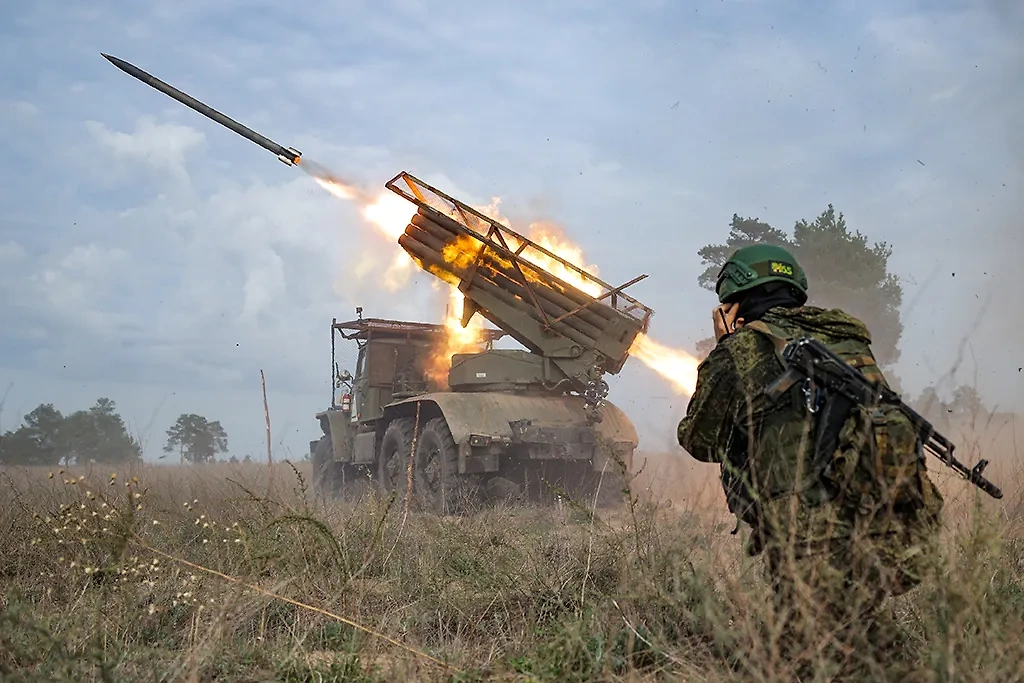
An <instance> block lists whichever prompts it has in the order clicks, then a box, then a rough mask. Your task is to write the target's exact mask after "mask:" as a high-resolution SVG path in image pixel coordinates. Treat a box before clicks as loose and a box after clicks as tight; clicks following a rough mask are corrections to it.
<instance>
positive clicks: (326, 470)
mask: <svg viewBox="0 0 1024 683" xmlns="http://www.w3.org/2000/svg"><path fill="white" fill-rule="evenodd" d="M332 450H333V444H332V443H331V437H330V436H324V437H322V438H321V439H320V441H319V443H317V445H316V448H315V449H313V491H314V492H315V493H317V494H320V495H323V496H325V497H332V496H334V495H336V494H337V492H338V487H339V485H340V484H341V482H340V477H339V474H340V470H341V468H340V467H339V466H338V465H340V463H336V462H334V459H333V454H332V452H331V451H332Z"/></svg>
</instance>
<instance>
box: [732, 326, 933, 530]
mask: <svg viewBox="0 0 1024 683" xmlns="http://www.w3.org/2000/svg"><path fill="white" fill-rule="evenodd" d="M744 327H749V328H752V329H754V330H755V331H757V332H760V333H761V334H762V335H764V336H765V337H767V338H768V339H769V341H771V342H772V344H773V346H774V348H775V351H776V355H777V357H778V359H779V362H780V363H781V364H782V366H783V367H785V365H786V363H785V361H784V360H783V357H782V350H783V349H784V348H785V346H786V344H787V343H788V342H790V341H791V340H792V339H794V338H796V337H797V336H801V335H790V334H787V333H786V331H785V330H783V329H782V328H781V327H779V326H776V325H772V324H769V323H766V322H764V321H763V320H756V321H753V322H750V323H746V324H745V325H744ZM821 341H825V340H821ZM829 348H830V349H831V350H832V351H833V352H834V353H835V354H837V355H838V356H840V357H841V358H843V360H845V361H846V362H847V363H848V364H850V365H851V366H853V367H854V368H856V369H858V370H859V371H860V372H861V373H863V374H864V375H865V376H866V377H867V378H868V379H869V380H871V381H874V382H882V383H884V382H885V379H884V376H883V375H882V372H881V370H880V369H879V367H878V364H877V362H876V361H875V359H874V357H873V356H872V355H871V352H870V349H869V348H865V345H864V344H863V343H862V342H861V341H859V340H856V339H850V340H842V341H840V342H838V343H835V342H834V343H829ZM791 391H792V392H800V393H801V396H802V392H803V391H804V387H801V386H797V387H793V389H792V390H791ZM819 391H820V390H819ZM794 395H795V394H794ZM793 400H795V399H793ZM818 400H819V401H828V400H829V397H828V396H823V395H819V396H818ZM801 404H802V405H803V404H804V401H803V400H801ZM806 410H807V407H806V406H805V407H804V411H806ZM805 415H806V412H805ZM812 419H813V420H814V421H815V422H816V423H815V425H814V429H815V430H818V429H822V428H823V425H822V424H820V423H821V422H822V419H821V412H820V411H819V412H818V413H816V414H814V415H813V416H812ZM838 419H841V420H842V424H841V427H840V428H839V430H838V439H837V441H835V442H834V443H835V449H834V450H833V451H832V452H831V453H815V454H814V455H813V456H812V461H813V462H814V463H815V464H816V465H818V468H819V469H818V471H816V472H812V473H811V474H812V476H813V477H817V478H819V480H820V481H821V482H822V483H823V484H825V488H828V489H831V490H832V491H833V492H834V494H835V501H836V502H837V503H839V504H840V505H842V506H843V507H847V508H851V509H853V510H855V511H856V512H857V513H858V514H859V515H863V516H868V517H878V516H880V515H882V514H889V515H891V514H893V513H897V514H903V513H916V512H918V511H924V512H925V513H926V515H927V516H933V515H934V516H937V515H938V513H939V512H940V511H941V509H942V505H943V503H942V496H941V494H940V493H939V491H938V489H937V488H936V487H935V485H934V484H933V483H932V482H931V480H930V479H929V477H928V474H927V467H926V463H925V453H924V448H923V444H922V440H921V437H920V435H919V434H918V433H917V432H916V430H915V429H914V426H913V424H912V423H911V422H910V420H909V418H908V417H907V415H906V414H905V413H904V412H903V410H902V407H901V406H900V405H898V404H896V405H893V404H883V405H877V406H867V405H857V404H855V405H853V406H852V407H851V409H850V410H849V412H848V413H847V414H846V415H845V416H840V417H839V418H838Z"/></svg>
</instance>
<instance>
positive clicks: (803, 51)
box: [0, 0, 1024, 459]
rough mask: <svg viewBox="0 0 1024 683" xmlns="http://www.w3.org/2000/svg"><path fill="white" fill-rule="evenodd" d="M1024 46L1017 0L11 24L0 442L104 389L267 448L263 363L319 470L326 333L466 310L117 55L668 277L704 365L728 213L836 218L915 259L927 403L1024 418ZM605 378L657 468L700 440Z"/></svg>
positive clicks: (913, 338) (912, 277) (643, 386)
mask: <svg viewBox="0 0 1024 683" xmlns="http://www.w3.org/2000/svg"><path fill="white" fill-rule="evenodd" d="M1022 46H1024V9H1022V8H1021V7H1020V6H1018V5H1016V4H1014V3H1013V2H1012V0H963V1H962V2H955V1H953V0H938V1H931V2H924V1H923V0H922V1H918V2H911V1H907V0H878V1H875V2H867V1H861V0H836V1H828V2H827V1H824V0H823V1H822V2H817V3H807V2H800V1H798V0H695V1H693V2H685V3H684V2H675V3H672V2H666V1H663V0H631V1H630V2H628V3H626V2H619V3H611V2H603V1H598V0H587V1H585V2H584V1H583V0H563V2H559V3H542V2H537V1H535V0H524V1H521V2H515V3H512V2H507V3H470V2H468V1H466V0H446V1H445V2H443V3H442V2H434V3H426V2H419V1H417V0H401V1H399V2H384V1H382V0H375V1H374V2H339V1H335V2H323V1H317V0H310V1H308V2H303V3H292V4H289V5H286V4H282V3H271V2H266V1H252V0H251V1H250V2H246V3H242V2H240V1H239V0H220V1H219V2H217V3H209V2H200V1H199V0H175V1H174V2H169V1H165V0H150V2H147V3H127V2H120V3H119V2H113V1H112V0H97V1H95V2H90V3H66V2H56V1H55V0H36V1H35V2H32V3H17V4H15V3H9V4H8V5H7V6H6V7H5V8H4V10H3V11H2V13H0V66H2V69H3V72H4V73H5V74H6V77H5V79H4V80H3V82H2V83H0V144H2V145H3V148H4V150H5V153H4V154H3V155H2V156H0V201H2V205H3V207H4V210H3V212H2V215H0V294H2V296H0V320H2V321H3V322H2V325H0V392H3V391H6V392H7V400H6V402H5V404H4V408H3V413H2V414H0V429H12V428H14V427H16V425H17V424H18V422H19V421H20V418H21V416H22V415H24V414H25V413H27V412H28V411H30V410H31V409H32V408H33V407H35V406H36V405H37V404H39V403H40V402H52V403H54V404H55V405H56V406H57V407H58V408H59V409H61V410H63V411H65V412H71V411H73V410H77V409H80V408H86V407H88V406H89V405H91V404H92V403H93V402H94V401H95V400H96V398H98V397H100V396H106V397H109V398H111V399H113V400H114V401H115V402H116V404H117V406H118V407H119V409H120V412H121V414H122V415H123V416H124V418H125V419H126V421H127V422H128V423H129V427H130V428H131V429H132V431H133V432H134V433H135V434H136V435H138V436H139V437H140V438H141V439H142V440H143V443H144V446H145V450H146V454H147V457H150V458H152V457H157V456H159V455H160V451H161V447H162V445H163V443H164V440H165V438H166V437H165V434H164V433H165V431H166V429H167V428H168V427H169V426H170V424H171V423H173V421H174V419H175V418H176V417H177V415H178V414H180V413H183V412H196V413H200V414H203V415H205V416H206V417H208V418H209V419H211V420H219V421H220V422H221V423H222V425H224V427H225V429H226V430H227V433H228V437H229V447H230V452H231V453H232V454H234V455H237V456H238V457H244V456H245V455H247V454H248V455H252V456H253V457H256V458H258V457H265V452H266V444H265V441H264V439H265V432H264V414H263V404H262V394H261V387H260V370H263V371H264V372H265V374H266V381H267V392H268V402H269V407H270V415H271V426H272V432H273V439H272V441H273V449H274V451H275V457H276V458H278V459H280V458H285V457H291V458H301V457H303V455H304V454H305V453H306V452H307V451H308V446H309V441H310V440H312V439H316V438H318V437H319V434H320V432H319V426H318V425H317V423H316V421H315V419H314V415H315V413H316V412H317V411H318V410H321V409H323V408H324V407H326V406H327V405H328V402H329V399H330V394H329V392H330V391H331V388H330V374H329V372H330V338H329V334H330V328H329V326H330V321H331V318H333V317H337V318H339V319H350V318H352V317H354V309H355V307H356V306H362V307H363V309H364V314H365V315H367V316H373V317H389V318H398V319H411V320H425V321H439V320H440V319H441V317H442V315H443V313H444V298H445V297H444V293H443V291H441V290H439V289H438V288H437V282H436V281H435V280H434V278H433V277H432V276H430V275H428V274H426V273H422V272H418V273H416V274H414V276H413V277H411V278H410V279H409V281H408V283H407V284H406V286H405V287H404V288H403V289H402V290H401V291H400V292H399V293H397V294H396V293H393V292H390V291H387V289H386V288H384V287H382V286H381V285H380V283H379V281H378V280H377V279H376V278H375V274H379V273H380V272H382V271H383V270H384V269H386V268H387V266H388V264H389V263H391V261H392V260H393V259H394V258H395V255H396V253H398V251H399V247H398V246H397V244H395V243H394V242H393V241H390V240H389V239H387V238H386V237H385V236H383V235H382V234H380V233H379V232H378V231H376V230H375V229H374V228H372V227H371V226H370V225H369V224H368V223H367V222H366V221H365V220H364V219H363V218H362V217H361V215H360V213H359V211H358V210H357V207H356V206H354V205H353V204H351V203H350V202H345V201H342V200H339V199H338V198H335V197H333V196H331V195H330V194H328V193H327V192H325V191H324V190H323V189H321V188H320V187H318V186H317V185H316V184H315V183H314V182H313V181H312V180H311V178H310V177H309V176H307V175H305V174H303V173H301V172H300V171H299V170H297V169H296V168H294V167H288V166H286V165H284V164H281V163H279V162H278V161H276V160H275V159H274V157H273V155H271V154H269V153H268V152H266V151H265V150H263V149H260V148H259V147H257V146H255V145H253V144H251V143H250V142H248V141H246V140H244V139H242V138H240V137H238V136H236V135H234V134H233V133H231V132H230V131H228V130H226V129H224V128H221V127H220V126H218V125H217V124H215V123H213V122H212V121H209V120H208V119H205V118H204V117H202V116H200V115H198V114H197V113H195V112H193V111H191V110H189V109H187V108H185V107H183V106H182V105H180V104H179V103H177V102H175V101H173V100H171V99H170V98H168V97H166V96H164V95H162V94H161V93H159V92H157V91H155V90H153V89H151V88H149V87H147V86H145V85H143V84H142V83H140V82H138V81H136V80H135V79H132V78H130V77H129V76H127V75H126V74H124V73H122V72H121V71H119V70H118V69H116V68H114V67H113V66H112V65H111V64H109V63H108V62H107V61H106V60H104V59H103V58H102V57H101V56H100V53H101V52H106V53H108V54H112V55H115V56H118V57H120V58H122V59H125V60H127V61H129V62H132V63H134V64H136V65H138V66H139V67H141V68H143V69H145V70H147V71H149V72H150V73H152V74H154V75H155V76H157V77H158V78H161V79H163V80H165V81H167V82H169V83H171V84H173V85H175V86H177V87H179V88H181V89H182V90H184V91H185V92H188V93H189V94H191V95H193V96H195V97H197V98H199V99H201V100H204V101H206V102H207V103H208V104H210V105H211V106H213V107H215V108H217V109H219V110H221V111H223V112H225V113H226V114H228V115H229V116H231V117H233V118H235V119H237V120H239V121H242V122H243V123H245V124H246V125H248V126H251V127H252V128H254V129H256V130H257V131H259V132H261V133H262V134H264V135H266V136H268V137H270V138H272V139H274V140H277V141H279V142H281V143H282V144H284V145H286V146H292V147H295V148H297V149H298V150H300V151H302V152H303V155H304V156H303V158H308V159H311V160H315V161H317V162H318V163H321V164H324V165H326V166H328V167H329V168H331V169H333V170H335V171H336V172H337V173H339V174H341V175H342V176H344V177H346V178H350V179H352V180H353V181H355V182H358V183H361V184H364V185H365V186H367V187H370V188H374V189H375V190H376V189H383V185H384V183H385V182H386V181H387V180H388V179H390V178H391V177H392V176H394V175H395V174H397V173H398V172H399V171H402V170H405V171H408V172H410V173H413V174H414V175H417V176H419V177H421V178H423V179H425V180H427V181H428V182H431V183H434V184H436V185H437V186H438V187H439V188H440V189H442V190H444V191H446V192H448V193H449V194H452V195H454V196H456V197H459V198H460V199H463V200H464V201H466V202H468V203H471V204H486V203H488V202H490V201H491V200H492V199H493V198H494V197H500V198H501V209H502V211H503V213H504V214H505V215H507V216H509V217H510V218H512V219H513V221H516V220H517V219H522V220H526V221H532V220H547V221H554V222H556V223H558V224H559V225H561V226H562V227H563V228H564V230H565V231H566V233H567V234H568V235H569V236H570V237H571V238H572V239H573V240H574V241H576V242H578V243H579V244H580V245H581V246H582V247H583V249H584V250H585V256H586V260H587V261H588V262H589V263H592V264H597V265H598V266H599V269H600V271H599V274H600V276H601V277H602V278H603V279H606V280H608V281H610V282H613V283H619V282H625V281H627V280H630V279H632V278H633V277H635V276H636V275H639V274H647V275H648V276H649V277H648V278H647V279H646V280H644V281H642V282H641V283H639V284H637V285H634V286H633V287H632V288H630V292H631V293H632V294H633V296H635V297H637V298H638V299H640V300H641V301H643V302H644V303H645V304H647V305H649V306H650V307H652V308H653V309H654V311H655V314H654V317H653V318H652V324H651V336H652V337H653V338H655V339H656V340H657V341H659V342H661V343H664V344H668V345H670V346H674V347H677V348H680V349H683V350H690V351H692V350H693V348H694V344H695V343H696V341H698V340H699V339H702V338H704V337H707V336H709V333H710V329H711V323H710V315H709V312H710V309H711V308H712V307H713V306H714V305H715V303H716V302H715V300H714V297H713V295H712V294H711V293H710V292H707V291H705V290H703V289H700V288H699V287H698V285H697V276H698V275H699V274H700V272H701V271H702V270H703V266H702V265H701V262H700V259H699V257H698V255H697V251H698V249H700V248H701V247H702V246H704V245H706V244H709V243H721V242H723V241H724V240H725V238H726V236H727V233H728V224H729V221H730V220H731V217H732V215H733V214H734V213H738V214H740V215H743V216H751V217H758V218H760V219H762V220H766V221H768V222H770V223H772V224H773V225H776V226H777V227H780V228H783V229H786V230H790V229H791V228H792V225H793V224H794V223H795V222H796V221H797V220H799V219H802V218H806V219H813V218H814V217H815V216H816V215H817V214H818V213H820V212H821V211H822V210H824V209H825V208H826V207H827V205H828V204H829V203H832V204H834V205H835V207H836V208H837V210H839V211H842V212H844V213H845V215H846V218H847V221H848V224H849V225H850V227H851V229H854V230H860V231H861V232H863V233H864V234H866V235H867V236H868V238H869V240H870V241H872V242H874V241H885V242H887V243H889V244H890V245H891V246H892V249H893V255H892V257H891V259H890V270H891V271H892V272H894V273H896V274H898V275H900V276H901V277H902V278H903V280H904V287H905V294H904V308H903V317H904V324H905V325H906V330H905V332H904V336H903V339H902V342H901V347H902V350H903V354H902V358H901V360H900V362H899V364H898V365H897V366H896V368H894V371H895V372H896V373H897V374H898V375H899V377H900V380H901V381H902V383H903V385H904V387H905V388H907V389H908V390H910V391H911V392H916V391H919V390H920V389H922V388H923V387H924V386H927V385H929V384H934V383H937V384H939V386H940V388H944V389H946V390H949V389H951V388H952V386H955V385H956V384H959V383H961V382H967V383H971V384H975V385H976V386H978V388H979V389H980V390H981V391H982V394H983V396H984V397H985V399H986V400H987V401H988V402H989V404H990V405H996V406H998V407H1001V408H1005V409H1021V408H1022V407H1024V392H1022V383H1024V375H1022V373H1021V370H1020V367H1021V366H1022V365H1024V342H1022V341H1021V333H1022V332H1024V329H1022V328H1024V325H1022V323H1021V322H1020V321H1021V320H1022V315H1021V314H1022V312H1024V311H1022V301H1021V299H1022V297H1021V296H1020V292H1022V291H1024V276H1022V275H1021V272H1022V269H1021V258H1022V254H1024V248H1022V247H1024V243H1022V242H1024V239H1022V230H1021V226H1020V224H1019V221H1020V209H1021V200H1020V199H1019V198H1020V197H1024V194H1022V192H1021V190H1022V188H1024V134H1022V133H1021V131H1022V130H1024V126H1022V123H1024V92H1022V89H1024V48H1022ZM1015 197H1017V198H1018V199H1015ZM514 225H516V223H514ZM812 286H813V285H812ZM339 353H340V359H341V360H342V361H343V364H344V363H345V362H349V359H351V357H352V354H351V350H349V349H340V350H339ZM346 354H348V355H346ZM611 384H612V393H611V396H610V399H611V400H612V401H613V402H615V403H617V404H618V405H620V406H621V407H623V409H625V410H626V411H627V413H628V414H629V415H630V417H631V418H632V419H633V421H634V422H635V423H636V425H637V428H638V430H639V431H640V433H641V448H645V449H654V450H668V449H677V450H678V447H677V446H676V445H675V442H674V438H675V437H674V433H675V425H676V422H677V421H678V419H679V418H680V417H681V416H682V414H683V412H684V411H685V407H686V399H685V397H682V396H678V395H676V394H674V393H673V391H672V389H671V386H670V385H669V383H668V382H666V381H665V380H663V379H661V378H659V377H658V376H656V375H655V374H654V373H652V372H651V371H650V370H648V369H647V368H645V367H644V366H643V365H641V364H640V363H639V361H636V360H631V361H630V362H629V363H627V365H626V367H625V368H624V369H623V371H622V372H621V373H620V374H619V375H618V376H616V377H614V378H613V379H612V382H611Z"/></svg>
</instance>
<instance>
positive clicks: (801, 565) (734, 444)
mask: <svg viewBox="0 0 1024 683" xmlns="http://www.w3.org/2000/svg"><path fill="white" fill-rule="evenodd" d="M807 289H808V285H807V277H806V275H805V274H804V271H803V270H802V269H801V267H800V265H799V264H798V263H797V261H796V259H795V258H794V257H793V255H792V254H790V253H789V252H788V251H787V250H785V249H783V248H781V247H777V246H772V245H766V244H761V245H754V246H749V247H744V248H742V249H739V250H737V251H736V252H735V253H734V254H733V255H732V257H731V258H730V259H729V260H728V261H727V262H726V264H725V265H724V267H723V268H722V270H721V272H720V273H719V276H718V282H717V286H716V290H717V293H718V299H719V302H720V303H721V305H720V306H718V307H716V308H715V309H714V312H713V320H714V329H715V337H716V339H717V345H716V346H715V348H714V349H713V350H712V351H711V353H710V354H709V355H708V357H707V358H706V359H705V360H704V362H703V363H702V364H701V365H700V368H699V371H698V378H697V387H696V390H695V392H694V394H693V397H692V398H691V399H690V403H689V406H688V408H687V414H686V417H685V418H683V420H682V421H681V422H680V423H679V426H678V433H677V435H678V440H679V445H680V446H682V447H683V448H684V449H685V450H686V451H687V452H689V453H690V455H692V456H693V457H694V458H696V459H697V460H700V461H702V462H714V463H719V464H720V465H721V471H722V484H723V488H724V489H725V492H726V499H727V501H728V505H729V509H730V511H731V512H733V513H734V514H735V515H736V516H737V519H738V520H741V521H742V522H745V523H746V524H747V525H748V526H749V527H750V529H751V537H750V540H749V541H748V544H747V552H748V554H750V555H752V556H753V555H758V554H761V553H762V551H763V552H764V555H765V560H766V563H765V564H766V570H767V576H768V579H769V581H770V583H771V585H772V589H773V592H774V596H775V604H776V607H777V609H778V615H779V618H780V619H781V620H782V621H783V622H784V630H785V632H786V633H787V637H786V643H784V645H788V646H795V645H796V644H797V642H802V643H803V644H804V645H805V646H808V649H814V647H815V646H814V645H813V644H812V643H808V642H807V640H806V639H807V638H811V639H814V638H818V639H822V638H824V639H828V640H830V641H831V646H830V647H832V648H833V650H835V649H836V647H837V646H838V649H839V650H845V652H847V653H850V652H851V651H852V652H865V651H866V650H870V651H871V654H872V657H874V658H876V659H880V658H881V655H883V654H884V653H886V652H890V651H892V650H895V649H897V648H895V647H894V644H895V641H894V638H895V629H894V625H892V624H890V625H888V626H887V625H886V621H885V619H884V618H883V617H884V615H883V613H882V612H881V607H882V603H883V601H884V600H885V599H886V598H887V597H888V596H893V595H899V594H901V593H905V592H907V591H909V590H911V589H912V588H914V587H915V586H917V585H918V584H919V583H920V581H921V576H922V572H923V571H924V570H925V568H926V567H927V566H928V564H929V563H930V562H931V561H932V560H933V559H934V553H935V541H936V536H937V529H938V524H939V516H940V513H941V510H942V507H943V501H942V498H941V496H940V494H939V492H938V490H937V489H936V488H935V487H934V485H933V484H932V482H931V481H930V479H929V478H928V475H927V472H926V469H925V462H924V454H923V451H922V447H921V443H920V441H919V439H918V437H917V435H916V434H915V433H914V432H913V429H912V427H911V425H910V423H909V421H908V420H907V419H906V416H905V415H904V414H903V413H902V412H901V411H900V410H899V409H898V407H889V406H887V407H883V408H879V409H874V410H872V409H871V408H870V407H868V408H865V407H855V408H854V409H853V410H852V411H851V413H850V414H849V417H845V416H844V417H845V420H844V422H843V426H842V431H841V433H840V440H839V448H838V449H836V450H835V452H834V453H828V454H825V455H826V456H827V457H825V458H819V459H818V460H816V462H822V460H823V461H824V463H825V464H824V466H823V467H821V468H820V470H819V471H810V469H811V464H812V463H811V460H812V458H814V455H815V454H814V453H813V452H811V451H812V448H811V445H812V444H813V443H814V440H813V437H814V429H815V425H816V416H817V413H815V412H812V411H810V410H808V406H809V405H810V406H812V407H813V406H814V404H812V403H809V397H808V396H807V395H805V393H804V392H805V389H806V387H805V386H803V385H801V384H799V383H798V384H797V385H796V386H794V387H793V388H792V389H791V390H790V391H789V392H787V394H786V395H784V396H783V397H782V398H781V399H780V400H779V402H777V403H774V404H773V403H772V402H771V401H770V400H768V398H767V397H766V396H765V395H764V388H765V387H766V385H768V384H769V383H771V382H772V381H773V380H774V379H776V378H777V377H778V376H779V375H780V374H781V373H782V372H783V370H784V367H783V364H782V360H781V356H780V351H781V348H782V347H783V346H784V345H785V343H786V342H787V341H788V340H791V339H793V338H797V337H802V336H810V337H814V338H816V339H818V340H820V341H821V342H822V343H824V344H826V345H827V346H829V348H831V350H832V351H833V352H834V353H836V354H838V355H840V356H841V357H843V358H844V360H846V361H847V362H849V363H851V364H853V365H854V366H855V367H857V368H859V369H860V371H861V372H863V373H864V374H865V375H866V376H868V378H869V379H873V380H880V381H882V382H884V381H885V379H884V377H883V375H882V372H881V370H880V369H879V368H878V366H877V364H876V363H875V360H874V359H873V357H872V355H871V347H870V344H871V335H870V332H869V331H868V329H867V327H866V326H865V325H864V324H863V323H862V322H861V321H859V320H858V319H856V318H854V317H852V316H850V315H848V314H847V313H844V312H843V311H841V310H839V309H831V310H826V309H823V308H818V307H815V306H808V305H806V302H807ZM811 398H813V396H812V397H811ZM739 527H740V522H739V521H737V529H736V530H738V529H739ZM736 530H734V532H733V533H736ZM864 637H866V638H867V640H861V638H864ZM858 644H869V645H872V646H873V647H870V648H863V647H858ZM787 649H788V647H787Z"/></svg>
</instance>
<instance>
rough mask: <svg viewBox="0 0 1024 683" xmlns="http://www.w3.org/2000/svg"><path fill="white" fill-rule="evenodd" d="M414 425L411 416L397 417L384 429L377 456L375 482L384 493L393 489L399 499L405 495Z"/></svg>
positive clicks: (388, 492)
mask: <svg viewBox="0 0 1024 683" xmlns="http://www.w3.org/2000/svg"><path fill="white" fill-rule="evenodd" d="M415 427H416V421H415V420H414V419H413V418H411V417H399V418H396V419H394V420H392V421H391V424H389V425H388V428H387V429H386V430H385V431H384V438H383V439H381V442H380V453H379V454H378V457H377V483H378V485H379V486H380V489H381V491H382V492H383V493H384V494H385V495H387V494H390V493H391V492H392V491H395V492H396V493H397V494H398V498H399V499H402V498H404V497H405V492H406V488H407V481H408V479H407V477H408V474H407V472H408V467H409V457H410V456H411V455H412V437H413V431H414V429H415Z"/></svg>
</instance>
